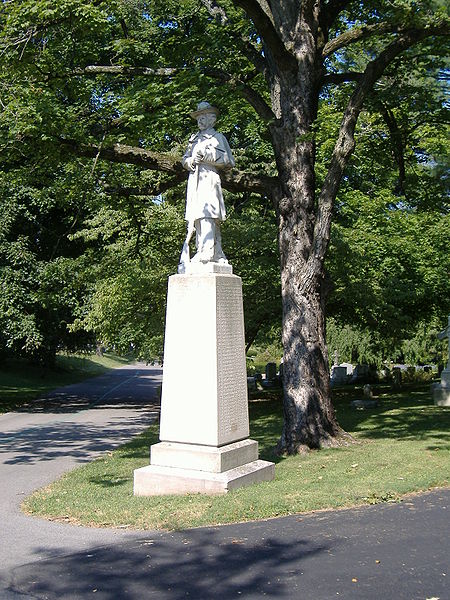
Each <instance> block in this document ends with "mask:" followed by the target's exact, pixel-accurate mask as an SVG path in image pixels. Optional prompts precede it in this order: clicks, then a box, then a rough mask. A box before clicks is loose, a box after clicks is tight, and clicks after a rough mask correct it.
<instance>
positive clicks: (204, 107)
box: [189, 102, 219, 119]
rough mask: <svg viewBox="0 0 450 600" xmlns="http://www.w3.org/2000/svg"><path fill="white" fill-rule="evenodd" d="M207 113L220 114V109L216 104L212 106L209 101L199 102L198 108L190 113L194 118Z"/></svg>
mask: <svg viewBox="0 0 450 600" xmlns="http://www.w3.org/2000/svg"><path fill="white" fill-rule="evenodd" d="M206 113H213V114H215V115H218V114H219V109H218V108H216V107H215V106H212V105H211V104H210V103H209V102H199V103H198V104H197V110H195V111H194V112H191V113H189V116H191V117H192V118H193V119H197V118H198V117H199V116H200V115H204V114H206Z"/></svg>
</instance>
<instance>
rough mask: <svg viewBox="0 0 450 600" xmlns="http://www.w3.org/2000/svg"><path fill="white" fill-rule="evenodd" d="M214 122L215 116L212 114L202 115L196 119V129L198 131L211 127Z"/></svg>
mask: <svg viewBox="0 0 450 600" xmlns="http://www.w3.org/2000/svg"><path fill="white" fill-rule="evenodd" d="M215 122H216V115H215V114H214V113H203V114H202V115H199V116H198V117H197V123H198V128H199V129H200V131H203V130H204V129H208V127H213V125H214V124H215Z"/></svg>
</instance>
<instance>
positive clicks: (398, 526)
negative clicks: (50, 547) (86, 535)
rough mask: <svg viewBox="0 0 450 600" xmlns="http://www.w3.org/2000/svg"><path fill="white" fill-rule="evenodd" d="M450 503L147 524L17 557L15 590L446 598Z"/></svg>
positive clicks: (113, 598) (115, 599) (420, 499)
mask: <svg viewBox="0 0 450 600" xmlns="http://www.w3.org/2000/svg"><path fill="white" fill-rule="evenodd" d="M449 506H450V490H446V491H439V492H434V493H431V494H427V495H425V496H417V497H414V498H410V499H408V500H405V501H404V502H403V503H401V504H397V505H379V506H375V507H365V508H361V509H357V510H348V511H338V512H324V513H318V514H316V515H312V516H311V515H310V516H301V515H300V516H291V517H286V518H282V519H273V520H269V521H264V522H259V523H249V524H241V525H231V526H226V527H216V528H205V529H195V530H190V531H187V532H177V533H173V534H168V533H152V532H149V533H148V534H147V536H146V538H144V539H135V540H129V541H122V542H119V543H115V544H108V545H104V546H99V547H95V546H94V545H93V546H92V547H91V548H89V549H88V550H85V551H83V552H74V553H71V554H66V555H62V556H59V557H50V558H47V559H42V560H41V561H39V562H36V561H33V562H31V563H29V564H25V565H22V566H18V567H17V568H16V569H14V571H13V573H12V579H11V587H10V589H11V590H14V592H15V595H14V596H11V598H16V599H17V598H40V599H43V598H45V599H51V600H56V599H64V600H80V599H85V598H95V600H98V599H102V600H125V599H133V600H141V599H142V600H144V599H147V598H148V599H155V600H181V599H186V598H190V599H193V600H213V599H218V598H219V599H220V600H231V599H237V598H241V599H242V598H245V599H247V600H259V599H261V598H274V599H277V600H279V599H289V600H291V599H292V600H330V599H333V598H345V599H346V600H379V599H380V598H382V599H385V600H391V599H395V600H426V599H434V600H436V599H437V598H440V599H441V600H448V598H450V594H449V591H450V587H449V584H448V578H449V577H450V574H449V572H448V560H449V559H448V557H449V556H450V553H449V550H450V545H449V535H448V533H449V531H448V529H449V526H448V523H449V521H448V518H449ZM18 594H20V595H18Z"/></svg>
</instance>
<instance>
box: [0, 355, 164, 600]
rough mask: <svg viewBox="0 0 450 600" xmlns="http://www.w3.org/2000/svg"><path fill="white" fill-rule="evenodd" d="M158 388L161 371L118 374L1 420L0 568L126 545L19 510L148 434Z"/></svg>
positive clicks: (111, 534)
mask: <svg viewBox="0 0 450 600" xmlns="http://www.w3.org/2000/svg"><path fill="white" fill-rule="evenodd" d="M160 381H161V370H160V369H157V368H154V367H147V366H145V365H143V364H139V365H136V366H133V367H130V366H127V367H122V368H119V369H116V370H114V371H112V372H110V373H108V374H106V375H102V376H100V377H96V378H94V379H90V380H88V381H86V382H83V383H80V384H75V385H71V386H67V387H65V388H60V389H57V390H55V391H54V392H53V393H52V394H50V395H49V396H48V397H47V398H45V399H43V400H41V401H37V402H35V403H33V404H31V405H30V406H29V407H27V409H26V410H23V411H21V412H14V413H7V414H5V415H2V416H0V482H1V485H0V511H1V517H0V569H2V570H3V569H6V568H8V569H11V568H13V567H16V566H17V565H19V564H24V563H25V562H28V561H37V560H41V559H42V558H44V557H48V556H53V555H60V554H61V552H72V551H74V550H82V549H83V548H86V547H90V546H91V545H92V544H93V543H94V544H95V543H97V544H101V543H106V542H116V541H117V540H118V539H120V540H122V539H124V533H125V532H122V531H112V530H100V529H98V530H94V529H88V528H81V527H73V526H68V527H66V526H65V525H62V524H58V523H51V522H47V521H44V520H41V519H34V518H30V517H26V516H25V515H23V514H22V513H21V512H20V509H19V506H20V503H21V501H22V500H23V498H24V497H25V496H26V495H28V494H29V493H30V492H32V491H33V490H35V489H37V488H39V487H42V486H44V485H46V484H48V483H50V482H51V481H54V480H55V479H56V478H57V477H59V476H60V475H61V474H62V473H64V472H66V471H69V470H71V469H73V468H74V467H76V466H78V465H79V464H81V463H84V462H87V461H90V460H92V459H93V458H95V457H96V456H99V455H100V454H103V453H104V452H106V451H107V450H109V449H111V448H113V447H115V446H118V445H120V444H122V443H124V442H125V441H128V440H129V439H130V438H131V437H132V436H134V435H136V434H137V433H140V432H141V431H143V430H144V429H145V428H146V427H148V425H149V424H150V423H151V422H152V421H153V420H154V419H155V416H156V414H157V413H156V410H157V408H158V407H157V403H156V398H157V386H158V384H159V383H160ZM125 537H126V536H125ZM2 576H3V577H5V572H4V571H2V572H0V578H1V577H2ZM1 598H2V592H1V589H0V599H1Z"/></svg>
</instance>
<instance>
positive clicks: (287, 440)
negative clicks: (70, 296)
mask: <svg viewBox="0 0 450 600" xmlns="http://www.w3.org/2000/svg"><path fill="white" fill-rule="evenodd" d="M2 9H3V10H2V12H1V15H0V19H1V21H2V25H3V34H2V44H3V55H2V60H3V64H4V65H8V69H6V70H5V71H4V72H3V75H2V76H1V81H0V85H1V89H2V94H3V95H4V97H5V98H6V102H5V100H2V102H3V103H4V105H5V106H7V107H8V108H7V110H6V111H5V113H6V114H5V115H4V117H3V121H4V124H5V125H4V126H5V130H6V134H5V142H4V145H3V147H4V148H5V149H7V150H8V152H9V154H10V156H11V157H14V156H18V157H20V156H21V157H23V156H24V155H25V156H27V157H30V158H28V161H29V162H31V157H32V159H33V160H35V159H36V155H40V154H41V153H43V154H44V155H46V156H48V155H49V154H50V153H52V154H53V156H54V157H55V158H57V157H58V156H59V157H60V158H61V159H64V160H69V156H68V153H72V154H75V155H78V156H79V157H89V158H92V159H94V165H96V164H97V162H98V161H101V160H105V161H110V162H112V163H114V165H113V166H112V167H111V168H106V167H105V168H102V169H101V171H102V176H101V177H97V178H96V185H97V186H101V185H104V184H105V182H106V179H107V178H108V179H109V180H111V181H114V182H115V185H116V189H119V191H120V193H125V192H126V191H128V192H130V183H131V179H132V177H133V175H134V177H133V179H134V180H135V181H137V185H136V184H133V185H134V186H135V187H134V189H133V190H132V191H133V192H134V195H135V196H137V195H138V194H142V193H143V192H145V193H147V194H148V195H150V196H157V195H158V194H160V193H162V192H164V191H167V190H168V189H170V188H173V187H174V186H177V185H178V184H179V183H180V181H182V179H183V178H184V173H183V172H182V169H181V166H180V164H179V160H178V156H179V153H180V151H181V148H182V146H183V144H184V143H185V140H186V138H187V134H188V131H189V129H190V127H191V125H190V123H188V121H187V119H185V118H182V117H181V115H184V114H185V113H186V107H187V106H189V105H191V104H192V99H193V98H196V99H202V98H206V97H208V100H210V101H211V102H214V103H217V104H219V106H220V105H223V107H225V105H226V108H227V110H226V111H224V112H225V114H224V118H223V119H222V123H221V126H222V129H223V130H224V132H225V133H226V134H227V136H228V137H229V138H230V141H231V143H232V146H233V147H234V148H240V149H242V152H238V154H239V155H240V156H242V163H241V164H242V165H243V168H244V169H245V166H246V165H251V166H252V168H251V170H247V171H245V172H244V171H240V172H239V171H235V172H234V173H232V174H229V175H228V176H226V177H224V182H223V183H224V186H225V187H227V188H228V189H229V190H231V191H233V192H234V193H239V194H255V193H259V194H262V195H264V196H267V197H269V198H270V199H271V200H272V202H273V204H274V207H275V211H276V215H277V220H278V243H279V252H280V264H281V295H282V310H283V346H284V413H285V423H284V428H283V432H282V436H281V439H280V443H279V450H280V451H286V452H297V451H301V450H302V449H305V448H318V447H322V446H333V445H336V444H340V443H342V442H343V441H344V442H345V441H346V436H345V434H344V432H343V431H342V430H341V429H340V427H339V426H338V424H337V422H336V419H335V415H334V411H333V408H332V405H331V402H330V389H329V376H328V355H327V347H326V341H325V318H324V314H325V301H326V296H327V293H328V292H329V291H330V285H329V280H328V278H327V277H326V272H325V256H326V253H327V249H328V245H329V240H330V232H331V223H332V217H333V215H334V214H335V213H339V206H338V205H335V200H336V196H337V193H338V189H339V186H340V184H341V181H342V180H343V176H344V170H345V169H346V167H347V166H349V162H350V159H351V155H352V153H353V151H354V147H355V132H356V127H357V123H358V118H359V116H360V114H361V111H362V110H363V106H364V105H366V106H369V107H371V106H377V103H378V102H379V101H380V102H382V103H381V104H380V107H379V113H380V115H381V116H382V117H383V119H384V122H385V123H386V125H387V127H388V128H389V132H390V137H391V140H392V142H393V144H394V143H395V146H394V145H393V151H394V155H395V160H396V161H397V164H398V190H399V192H400V193H401V192H402V191H403V192H404V191H405V189H406V182H405V176H404V168H403V167H404V165H403V163H404V158H405V157H404V154H403V153H402V152H401V151H402V150H403V145H402V144H401V142H402V140H401V136H400V135H397V134H398V132H399V128H398V121H397V119H396V118H395V117H396V115H395V111H394V107H395V103H396V102H397V98H396V96H395V90H391V93H390V94H389V93H388V92H389V90H386V89H383V86H384V87H386V84H385V81H386V79H385V78H386V77H387V78H388V81H389V78H391V79H392V78H393V77H394V76H395V74H396V73H401V72H402V70H403V72H405V73H406V72H407V68H408V67H407V65H409V64H410V63H411V62H413V61H414V60H415V57H416V56H417V55H419V57H420V56H421V55H423V54H424V55H427V56H433V57H434V58H433V61H434V63H435V64H434V65H433V64H426V63H423V66H422V67H421V68H422V69H423V71H424V72H423V73H422V75H423V76H424V77H425V76H426V75H427V73H429V76H430V77H432V76H433V74H434V73H436V70H437V69H439V68H440V64H441V63H440V56H441V54H442V50H441V48H440V45H439V40H440V36H442V35H443V34H445V33H446V32H447V30H448V25H447V17H446V14H445V9H444V6H443V3H441V2H439V1H435V0H426V1H423V2H421V3H420V6H419V5H418V4H417V3H416V2H415V1H414V0H402V1H401V2H395V3H392V2H388V1H384V0H379V1H377V2H372V1H371V2H364V3H360V2H353V1H348V0H328V1H327V2H325V1H315V2H311V1H309V0H303V1H302V2H294V1H293V0H289V1H285V2H270V3H269V2H265V1H262V0H236V1H231V0H223V1H220V2H218V3H217V2H215V0H200V1H199V0H195V1H194V0H181V1H178V2H176V3H175V2H172V1H169V2H159V1H154V2H146V1H144V0H128V1H127V2H123V1H122V2H117V1H112V0H111V1H106V0H105V1H101V0H94V1H92V2H87V1H82V0H56V1H52V2H50V1H49V0H40V1H39V2H36V1H34V0H33V1H31V0H24V1H23V2H21V3H12V2H9V3H3V7H2ZM433 61H431V60H430V61H429V63H432V62H433ZM419 62H420V60H419ZM11 72H14V74H15V78H16V81H15V84H14V86H11V83H10V80H9V78H8V75H7V73H11ZM405 90H406V87H405V88H404V90H403V91H405ZM380 96H382V101H381V100H379V97H380ZM224 98H226V102H225V101H224ZM242 98H244V99H245V100H246V101H247V102H248V106H247V107H244V106H243V104H242ZM328 98H332V99H333V101H334V102H335V106H336V108H338V109H340V110H341V115H342V117H340V118H339V119H338V120H337V121H336V123H335V125H333V124H330V125H329V126H328V128H329V129H330V134H331V135H330V139H329V140H328V141H324V142H323V143H322V144H320V143H318V142H320V140H319V137H320V129H319V125H320V114H319V107H320V105H321V103H322V102H323V101H324V100H326V99H328ZM253 111H255V112H256V114H257V115H258V117H259V121H258V123H257V124H256V123H255V119H254V112H253ZM6 121H7V126H6ZM1 127H2V123H1V122H0V128H1ZM36 140H40V142H41V147H39V146H37V145H36ZM52 140H53V141H55V140H57V141H58V144H57V145H53V146H52V149H51V150H50V143H51V141H52ZM124 142H126V145H125V144H124ZM269 147H270V149H269ZM417 153H420V149H416V154H417ZM240 156H239V157H240ZM262 157H265V160H261V158H262ZM26 160H27V159H25V162H26ZM126 164H128V165H134V168H133V167H126V166H125V165H126ZM149 171H152V172H153V173H149ZM161 173H162V174H163V176H161ZM351 175H353V177H357V175H358V174H357V169H353V172H352V173H351ZM344 183H346V182H345V179H344ZM361 186H362V184H361ZM362 191H363V192H364V190H362ZM365 195H366V196H367V195H368V194H367V192H366V193H365ZM343 237H345V236H343Z"/></svg>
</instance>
